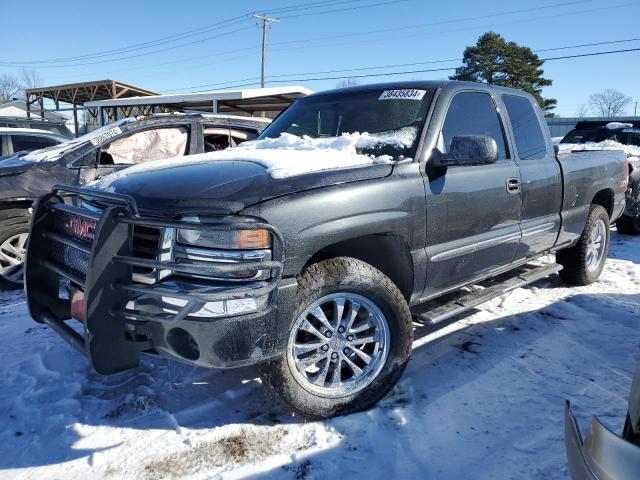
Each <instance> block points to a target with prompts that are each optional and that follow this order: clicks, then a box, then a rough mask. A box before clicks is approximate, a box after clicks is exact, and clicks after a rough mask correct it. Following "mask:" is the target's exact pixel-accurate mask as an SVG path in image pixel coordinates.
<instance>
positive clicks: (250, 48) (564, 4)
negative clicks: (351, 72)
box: [0, 0, 638, 90]
mask: <svg viewBox="0 0 640 480" xmlns="http://www.w3.org/2000/svg"><path fill="white" fill-rule="evenodd" d="M353 1H370V0H353ZM591 1H592V0H574V1H570V2H566V1H565V2H561V3H555V4H550V5H542V6H539V7H536V8H535V9H530V8H527V9H518V10H510V11H506V12H499V13H494V14H486V15H481V16H472V17H458V18H456V19H448V20H441V21H438V22H430V23H423V24H414V25H405V26H401V27H394V28H387V29H382V30H371V31H366V32H357V33H350V34H344V35H338V36H335V35H334V36H329V37H316V38H306V39H299V40H293V41H285V42H274V43H272V44H271V45H290V44H300V43H304V44H305V45H304V47H302V48H309V46H308V42H310V41H318V40H324V39H336V38H346V37H353V36H363V35H372V34H379V33H386V32H391V31H397V30H402V31H405V30H408V29H415V28H423V27H426V26H432V25H438V24H447V23H453V22H461V21H470V20H477V19H480V18H490V17H496V16H504V15H513V14H517V13H525V12H529V11H532V10H540V9H548V8H558V7H563V6H568V5H575V4H580V3H588V2H591ZM318 3H324V2H314V3H310V4H302V5H301V6H300V7H299V8H305V9H309V8H312V7H311V6H310V5H316V4H318ZM333 3H344V0H340V1H339V2H333ZM637 3H638V2H635V3H631V4H622V5H613V6H608V7H605V8H606V9H611V8H616V7H622V6H628V5H635V4H637ZM365 7H366V5H365ZM283 8H289V9H291V8H292V7H283ZM278 10H280V9H278ZM596 10H602V8H598V9H596ZM271 11H277V10H270V12H271ZM589 12H591V10H582V11H579V12H569V13H565V14H559V15H575V14H580V13H589ZM559 15H555V16H554V17H556V16H559ZM539 18H547V17H535V18H529V19H526V20H524V21H534V20H536V19H539ZM521 22H522V21H515V22H506V23H503V24H509V23H521ZM501 25H502V24H501ZM472 28H473V29H475V28H485V27H484V26H483V27H480V26H478V27H472ZM460 30H465V29H455V30H453V31H460ZM467 30H468V28H467ZM435 33H446V32H435ZM420 35H423V34H420ZM414 36H415V35H414ZM203 40H206V39H203ZM378 40H385V39H384V38H380V37H378V38H376V41H378ZM368 41H370V40H368ZM358 43H362V42H358ZM340 45H345V43H344V42H342V43H341V44H340ZM321 46H326V45H321ZM252 49H253V47H247V48H241V49H235V50H230V51H223V52H217V53H212V54H207V55H199V56H197V57H192V58H190V59H180V60H177V61H173V62H162V63H159V64H153V65H147V66H140V67H133V68H130V69H122V70H119V71H129V70H134V69H142V68H145V69H148V68H152V67H154V66H162V65H167V64H172V63H182V62H184V61H190V60H201V59H202V58H210V57H214V56H217V55H225V54H227V53H235V52H239V51H248V50H252ZM287 49H289V48H276V50H278V51H280V50H287ZM294 49H295V47H294ZM1 63H2V62H0V64H1ZM92 63H94V62H92ZM95 63H102V62H95ZM116 72H118V71H116ZM112 73H113V72H109V74H108V75H111V74H112ZM92 75H94V76H95V75H98V76H105V75H104V74H92ZM108 75H107V76H108ZM194 88H198V87H194ZM174 90H179V89H174Z"/></svg>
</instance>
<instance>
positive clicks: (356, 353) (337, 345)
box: [26, 81, 627, 418]
mask: <svg viewBox="0 0 640 480" xmlns="http://www.w3.org/2000/svg"><path fill="white" fill-rule="evenodd" d="M363 132H367V133H366V134H364V133H363ZM349 142H351V143H349ZM251 143H253V145H252V146H251ZM345 144H350V145H352V146H353V148H354V149H355V152H353V155H350V156H349V155H347V156H345V155H344V151H343V150H338V151H333V150H332V149H335V148H338V149H341V148H342V149H343V147H344V145H345ZM247 145H248V144H244V145H242V146H240V147H238V148H237V149H235V150H234V149H231V150H227V151H226V152H221V153H220V154H216V153H213V154H206V155H201V156H196V157H194V159H193V161H191V162H183V163H181V164H179V163H172V162H168V163H167V162H164V163H161V162H160V163H158V164H156V165H155V166H154V164H153V163H150V164H147V165H148V168H146V171H140V170H143V169H138V170H139V171H137V172H135V170H136V169H135V168H134V169H131V170H127V171H125V172H124V173H125V174H124V175H116V176H115V177H113V178H111V180H110V181H108V182H101V183H100V184H98V185H96V186H94V188H78V187H67V186H58V187H56V188H55V189H54V190H53V191H52V192H51V193H50V194H48V195H45V196H43V197H42V198H41V199H40V200H39V202H38V206H37V208H36V209H35V212H34V221H33V226H32V230H31V237H30V240H29V249H28V257H27V264H26V292H27V299H28V305H29V309H30V313H31V315H32V317H33V318H34V319H35V320H36V321H38V322H41V323H46V324H48V325H49V326H50V327H51V328H52V329H54V330H55V331H56V332H58V333H59V334H60V335H61V336H62V337H63V338H64V339H65V340H66V341H68V342H69V343H70V344H71V345H72V346H73V347H75V348H76V349H77V350H78V351H79V352H81V353H82V354H83V355H85V356H86V357H88V359H89V360H90V362H91V364H92V366H93V367H94V368H95V370H97V371H98V372H100V373H103V374H108V373H112V372H117V371H120V370H124V369H128V368H132V367H135V366H137V365H138V362H139V358H140V354H141V353H150V354H158V355H162V356H165V357H169V358H173V359H177V360H181V361H185V362H189V363H192V364H196V365H200V366H203V367H213V368H229V367H238V366H246V365H252V364H256V365H257V367H258V369H259V372H260V375H261V378H262V381H263V384H264V385H265V386H266V387H267V389H268V390H269V391H271V392H272V393H274V394H275V395H276V397H277V398H279V399H280V400H282V401H284V403H286V404H287V405H288V406H289V407H290V408H292V409H293V410H295V411H296V412H298V413H300V414H302V415H304V416H306V417H309V418H322V417H328V416H333V415H339V414H345V413H349V412H353V411H358V410H362V409H366V408H368V407H370V406H371V405H373V404H375V403H376V402H377V401H378V400H379V399H380V398H382V397H383V396H384V395H385V394H387V393H388V392H389V391H390V390H391V389H392V388H393V386H394V385H395V384H396V382H397V381H398V379H399V378H400V376H401V375H402V373H403V371H404V369H405V366H406V364H407V362H408V360H409V356H410V352H411V347H412V339H413V330H414V322H415V323H418V324H420V323H421V324H425V325H429V326H431V325H435V324H437V323H439V322H443V321H445V320H447V319H451V318H454V317H455V316H456V315H457V314H459V313H461V312H463V311H465V310H468V309H471V308H473V307H474V306H477V305H478V304H480V303H482V302H483V301H486V300H488V299H490V298H493V297H496V296H498V295H501V294H504V293H506V292H508V291H510V290H513V289H515V288H517V287H520V286H523V285H526V284H528V283H530V282H533V281H535V280H536V279H539V278H542V277H544V276H547V275H550V274H553V273H555V272H558V271H560V275H561V276H562V277H563V278H564V279H565V280H567V281H568V282H571V283H574V284H581V285H584V284H589V283H591V282H594V281H596V280H597V279H598V277H599V275H600V273H601V271H602V269H603V267H604V263H605V259H606V257H607V253H608V248H609V225H610V223H611V222H612V221H614V220H615V219H617V218H618V217H619V216H620V214H621V212H622V211H623V209H624V204H625V189H626V184H627V172H626V165H625V157H624V154H623V153H622V152H617V151H609V152H607V151H597V152H580V153H577V154H573V153H568V154H566V155H563V156H560V157H557V156H556V154H555V152H554V149H553V146H552V144H551V140H550V138H549V134H548V130H547V128H546V126H545V122H544V118H543V115H542V112H541V111H540V110H539V108H538V106H537V105H536V103H535V100H534V99H533V98H532V97H531V96H530V95H528V94H526V93H523V92H521V91H517V90H512V89H506V88H496V87H491V86H488V85H483V84H476V83H466V82H435V81H432V82H407V83H393V84H382V85H373V86H362V87H355V88H349V89H343V90H336V91H329V92H325V93H321V94H315V95H311V96H309V97H306V98H304V99H301V100H299V101H297V102H296V103H295V104H294V105H292V106H291V107H290V108H289V109H287V110H286V111H285V112H283V113H282V114H281V115H280V116H279V117H278V118H277V119H275V120H274V122H273V123H272V124H271V125H270V126H269V127H267V128H266V129H265V131H264V132H263V133H262V135H261V136H260V138H259V139H258V140H257V141H256V142H249V145H250V146H247ZM276 147H277V148H276ZM351 160H353V162H352V163H351V164H350V161H351ZM128 172H129V173H130V174H128V175H127V173H128ZM78 205H80V206H78ZM549 253H555V256H556V259H557V263H551V264H548V263H547V264H544V263H542V264H541V265H538V266H535V265H532V264H531V262H532V261H533V260H536V259H538V258H539V257H541V256H543V255H547V254H549ZM539 263H540V262H538V264H539ZM61 285H62V286H64V287H66V288H60V287H61ZM480 287H484V288H480ZM65 291H66V292H67V293H65ZM72 317H73V318H75V319H79V320H80V321H82V325H80V328H79V329H77V328H76V329H74V328H71V326H70V325H69V324H68V323H67V320H68V319H70V318H72ZM78 331H80V332H81V333H78Z"/></svg>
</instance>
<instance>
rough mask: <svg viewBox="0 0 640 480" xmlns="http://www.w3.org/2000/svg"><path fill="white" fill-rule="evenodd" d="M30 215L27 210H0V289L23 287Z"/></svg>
mask: <svg viewBox="0 0 640 480" xmlns="http://www.w3.org/2000/svg"><path fill="white" fill-rule="evenodd" d="M30 221H31V215H30V213H29V210H27V209H16V208H11V209H5V210H0V289H2V290H16V289H19V288H22V285H23V278H22V272H23V265H24V263H23V262H24V253H23V250H25V249H26V244H25V241H26V238H27V235H28V233H29V224H30Z"/></svg>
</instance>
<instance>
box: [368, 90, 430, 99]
mask: <svg viewBox="0 0 640 480" xmlns="http://www.w3.org/2000/svg"><path fill="white" fill-rule="evenodd" d="M425 93H427V91H426V90H415V89H412V88H403V89H401V90H385V91H384V92H382V94H380V97H378V100H422V98H423V97H424V94H425Z"/></svg>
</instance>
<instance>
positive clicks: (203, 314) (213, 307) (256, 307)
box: [162, 295, 269, 318]
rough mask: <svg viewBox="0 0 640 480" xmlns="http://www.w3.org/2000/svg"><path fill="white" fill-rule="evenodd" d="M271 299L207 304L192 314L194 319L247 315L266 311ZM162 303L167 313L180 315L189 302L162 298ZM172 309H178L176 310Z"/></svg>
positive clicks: (237, 300)
mask: <svg viewBox="0 0 640 480" xmlns="http://www.w3.org/2000/svg"><path fill="white" fill-rule="evenodd" d="M268 299H269V297H268V296H267V295H265V296H264V297H257V298H241V299H236V300H221V301H219V302H207V303H205V304H204V305H203V306H202V307H200V308H199V309H198V310H196V311H194V312H192V313H190V314H189V315H190V316H192V317H198V318H215V317H226V316H230V315H246V314H248V313H255V312H258V311H260V310H264V309H265V308H266V306H267V301H268ZM162 302H163V304H164V305H165V307H164V308H163V310H164V311H165V312H167V313H178V309H180V308H182V307H184V306H185V305H186V304H187V302H188V301H187V300H182V299H179V298H171V297H162ZM170 307H177V308H176V309H173V308H170Z"/></svg>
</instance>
